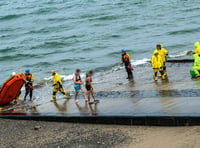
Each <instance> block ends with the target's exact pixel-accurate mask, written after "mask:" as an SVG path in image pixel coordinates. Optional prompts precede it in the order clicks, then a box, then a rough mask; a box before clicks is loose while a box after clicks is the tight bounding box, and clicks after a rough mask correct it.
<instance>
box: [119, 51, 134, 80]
mask: <svg viewBox="0 0 200 148" xmlns="http://www.w3.org/2000/svg"><path fill="white" fill-rule="evenodd" d="M121 52H122V58H121V61H122V66H123V65H125V69H126V72H127V75H128V77H127V79H133V73H132V70H133V69H132V67H131V57H130V55H129V54H128V53H126V50H125V49H122V50H121Z"/></svg>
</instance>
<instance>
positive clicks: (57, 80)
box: [53, 73, 62, 85]
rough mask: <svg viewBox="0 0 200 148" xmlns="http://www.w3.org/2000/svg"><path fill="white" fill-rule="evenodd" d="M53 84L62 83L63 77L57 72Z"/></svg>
mask: <svg viewBox="0 0 200 148" xmlns="http://www.w3.org/2000/svg"><path fill="white" fill-rule="evenodd" d="M53 84H54V85H56V84H60V85H62V81H61V78H60V74H58V73H56V74H55V75H54V76H53Z"/></svg>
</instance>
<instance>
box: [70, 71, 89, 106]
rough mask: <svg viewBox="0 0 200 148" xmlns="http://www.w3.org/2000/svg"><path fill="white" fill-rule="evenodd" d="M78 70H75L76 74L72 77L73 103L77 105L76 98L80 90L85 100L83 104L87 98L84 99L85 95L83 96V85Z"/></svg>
mask: <svg viewBox="0 0 200 148" xmlns="http://www.w3.org/2000/svg"><path fill="white" fill-rule="evenodd" d="M80 72H81V71H80V69H77V70H76V73H75V75H74V77H73V81H74V89H75V97H74V99H75V102H76V103H78V100H77V96H78V93H79V91H80V90H81V91H82V93H83V97H84V99H85V102H87V101H88V100H87V98H86V95H85V89H84V87H83V85H84V83H83V80H82V79H81V76H80Z"/></svg>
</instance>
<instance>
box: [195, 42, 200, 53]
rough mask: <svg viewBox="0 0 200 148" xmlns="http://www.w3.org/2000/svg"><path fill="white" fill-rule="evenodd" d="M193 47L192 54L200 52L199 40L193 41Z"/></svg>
mask: <svg viewBox="0 0 200 148" xmlns="http://www.w3.org/2000/svg"><path fill="white" fill-rule="evenodd" d="M194 48H195V50H194V54H195V53H196V54H200V43H199V42H195V43H194Z"/></svg>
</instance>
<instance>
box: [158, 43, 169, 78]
mask: <svg viewBox="0 0 200 148" xmlns="http://www.w3.org/2000/svg"><path fill="white" fill-rule="evenodd" d="M156 50H157V51H158V54H159V55H160V56H161V58H162V61H163V63H162V68H163V72H164V76H166V75H167V66H166V62H167V58H166V56H167V55H168V51H167V50H166V49H165V48H164V47H163V46H162V45H161V44H158V45H157V46H156ZM160 76H161V74H160Z"/></svg>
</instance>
